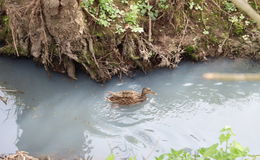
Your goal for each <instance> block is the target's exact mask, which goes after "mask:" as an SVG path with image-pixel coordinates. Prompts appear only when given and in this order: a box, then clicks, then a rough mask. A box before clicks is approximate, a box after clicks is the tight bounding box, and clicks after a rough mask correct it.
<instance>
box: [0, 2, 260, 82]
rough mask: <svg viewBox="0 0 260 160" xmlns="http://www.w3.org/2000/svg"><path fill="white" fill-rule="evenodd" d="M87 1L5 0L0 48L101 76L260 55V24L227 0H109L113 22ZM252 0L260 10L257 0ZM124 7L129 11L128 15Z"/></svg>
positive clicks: (71, 71)
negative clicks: (154, 0)
mask: <svg viewBox="0 0 260 160" xmlns="http://www.w3.org/2000/svg"><path fill="white" fill-rule="evenodd" d="M83 2H84V1H83ZM83 2H81V1H77V0H73V1H71V0H63V1H62V2H61V3H54V2H53V1H52V0H48V1H44V2H43V1H40V0H33V1H31V0H26V1H21V2H17V3H13V2H11V1H8V0H4V1H1V4H0V5H1V6H0V19H1V21H0V35H1V36H0V54H1V55H8V56H13V57H27V58H30V59H33V60H34V61H36V62H37V63H40V64H43V66H44V67H45V69H46V70H54V71H56V72H60V73H63V74H67V75H68V76H69V77H71V78H72V79H76V78H77V76H76V75H77V73H78V71H79V70H84V71H85V72H86V73H88V74H89V75H90V77H91V78H92V79H93V80H96V81H98V82H105V81H107V80H109V79H111V78H112V77H113V76H115V75H117V76H119V77H122V76H123V75H128V76H129V75H131V74H132V71H134V70H141V71H143V72H147V71H150V70H152V69H155V68H162V67H167V68H175V67H176V66H177V65H178V64H179V63H180V62H182V61H183V60H192V61H205V60H206V59H207V57H229V58H232V59H235V58H248V59H252V60H256V61H259V60H260V54H259V53H260V46H259V43H260V32H259V31H257V28H256V24H255V23H254V22H253V21H252V20H250V18H249V17H247V16H246V15H245V14H243V13H242V12H240V11H239V10H238V9H237V8H236V7H235V6H234V5H233V4H232V3H231V2H230V1H228V0H225V1H214V0H212V1H198V2H195V1H194V2H193V1H189V0H185V1H178V0H177V1H160V2H159V3H151V4H146V2H142V3H141V2H140V3H139V2H138V3H135V2H134V1H133V2H131V3H130V2H129V3H130V4H124V3H123V2H121V1H115V2H113V3H110V2H109V5H112V6H114V8H115V6H116V8H117V10H116V11H115V12H116V13H115V14H116V18H114V19H113V18H112V19H111V22H110V21H106V20H107V19H102V18H101V17H99V15H98V14H97V15H96V13H95V11H92V10H90V8H91V7H92V8H96V7H97V4H89V3H86V2H85V3H83ZM249 3H250V5H251V6H252V7H253V8H254V9H256V10H257V11H258V12H259V5H260V4H259V2H258V1H249ZM109 5H108V6H109ZM131 6H132V8H131ZM135 6H136V7H137V9H136V10H135V9H134V7H135ZM141 6H148V8H150V10H147V8H146V9H145V7H144V9H143V10H142V9H141V8H142V7H141ZM138 7H139V8H138ZM151 7H152V8H151ZM112 8H113V7H112ZM119 11H120V12H119ZM142 11H143V12H142ZM105 12H107V13H106V14H107V16H108V17H107V18H111V17H112V16H111V15H110V12H108V11H105ZM113 12H114V11H113ZM117 12H119V13H120V14H121V12H124V14H122V15H121V17H123V18H124V19H123V21H122V22H121V20H122V18H120V17H117V16H118V15H119V13H117ZM130 15H131V16H130ZM152 15H153V16H152ZM110 16H111V17H110ZM127 16H130V17H127ZM101 20H103V21H101ZM118 21H120V23H119V22H118ZM101 22H107V23H109V25H108V26H106V25H105V24H103V23H101ZM142 30H143V31H142ZM139 32H141V33H139Z"/></svg>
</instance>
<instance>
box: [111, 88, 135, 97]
mask: <svg viewBox="0 0 260 160" xmlns="http://www.w3.org/2000/svg"><path fill="white" fill-rule="evenodd" d="M108 93H109V96H115V97H121V98H130V97H135V96H139V95H140V93H138V92H136V91H131V90H125V91H120V92H108Z"/></svg>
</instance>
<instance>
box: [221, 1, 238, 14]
mask: <svg viewBox="0 0 260 160" xmlns="http://www.w3.org/2000/svg"><path fill="white" fill-rule="evenodd" d="M223 4H224V9H225V10H226V11H227V12H229V13H231V12H236V11H237V7H236V6H235V5H234V4H233V3H232V2H230V1H224V2H223Z"/></svg>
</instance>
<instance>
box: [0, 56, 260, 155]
mask: <svg viewBox="0 0 260 160" xmlns="http://www.w3.org/2000/svg"><path fill="white" fill-rule="evenodd" d="M259 71H260V66H259V65H256V64H254V63H253V62H249V61H246V60H238V61H230V60H223V59H222V60H216V61H213V62H210V63H203V64H192V63H184V64H182V65H181V66H179V67H178V68H177V69H175V70H167V69H161V70H157V71H154V72H151V73H149V74H147V75H143V74H140V73H137V74H136V76H135V78H124V79H123V80H121V81H120V80H118V79H116V78H115V79H113V80H111V81H110V82H108V83H106V84H104V85H102V84H98V83H95V82H93V81H92V80H90V79H89V78H88V76H86V75H85V74H83V73H81V74H80V75H79V80H78V81H71V80H69V79H68V78H66V77H65V76H63V75H60V74H56V73H49V74H48V73H47V72H45V71H44V70H43V69H42V67H39V66H37V65H35V64H34V63H32V62H30V61H28V60H13V59H8V58H0V73H1V74H0V86H1V87H6V88H10V89H17V90H20V91H23V92H24V94H10V93H9V94H8V93H4V92H0V96H8V98H9V101H8V105H7V106H6V105H4V104H3V103H2V102H0V153H12V152H15V151H16V150H25V151H28V152H30V153H31V154H33V155H43V154H49V155H55V156H59V157H69V158H74V157H78V156H81V157H83V158H86V159H104V158H105V157H106V156H107V155H109V154H110V153H113V154H116V155H117V157H119V158H122V159H124V158H127V157H129V156H134V155H135V156H137V157H138V159H141V158H142V157H144V158H146V159H149V158H150V157H154V156H156V155H159V154H161V153H164V152H167V151H169V150H170V148H176V149H182V148H190V149H196V148H199V147H203V146H208V145H211V144H213V143H215V142H216V141H217V138H218V135H219V130H220V129H221V128H223V127H224V126H225V125H230V126H231V127H232V128H233V129H234V131H235V132H236V133H237V136H236V139H237V140H238V141H240V142H241V143H242V145H244V146H248V147H249V148H250V149H251V153H254V154H257V153H258V154H259V151H260V138H259V135H260V125H259V124H258V123H259V122H260V116H259V113H260V106H259V100H260V92H259V91H260V82H223V81H207V80H204V79H202V78H201V75H202V74H203V73H205V72H232V73H234V72H235V73H239V72H247V73H249V72H250V73H252V72H253V73H254V72H259ZM143 87H150V88H152V89H153V90H154V91H156V92H157V93H158V95H157V96H149V99H148V101H147V102H144V103H142V104H139V105H136V106H133V107H130V108H127V107H125V108H111V105H110V104H109V103H107V102H105V101H104V97H106V95H107V92H108V91H119V90H125V89H133V90H141V89H142V88H143Z"/></svg>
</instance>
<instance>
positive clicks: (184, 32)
mask: <svg viewBox="0 0 260 160" xmlns="http://www.w3.org/2000/svg"><path fill="white" fill-rule="evenodd" d="M188 24H189V19H187V21H186V25H185V28H184V31H183V35H182V38H181V41H180V43H179V45H178V48H177V51H179V49H180V47H181V45H182V42H183V40H184V38H185V34H186V31H187V27H188Z"/></svg>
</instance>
